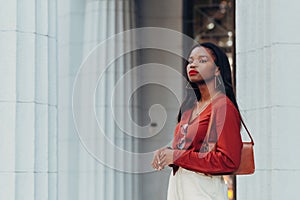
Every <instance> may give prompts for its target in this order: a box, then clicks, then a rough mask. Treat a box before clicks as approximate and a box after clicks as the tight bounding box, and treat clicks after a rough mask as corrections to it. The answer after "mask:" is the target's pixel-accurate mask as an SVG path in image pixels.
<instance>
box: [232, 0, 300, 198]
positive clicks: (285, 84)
mask: <svg viewBox="0 0 300 200" xmlns="http://www.w3.org/2000/svg"><path fill="white" fill-rule="evenodd" d="M236 3H237V4H236V38H237V97H238V101H239V104H240V107H241V110H242V114H243V116H244V119H245V122H246V124H248V126H249V129H250V130H251V131H252V134H253V137H254V140H255V161H256V168H257V169H256V172H255V174H254V175H252V176H239V177H238V178H237V199H243V200H247V199H249V200H250V199H266V200H271V199H272V200H277V199H278V200H279V199H294V198H297V197H298V196H299V190H298V188H299V187H298V186H297V185H298V181H299V178H300V160H299V159H298V158H297V155H299V152H300V150H299V148H298V146H299V140H300V134H299V128H298V123H299V115H300V95H299V93H298V91H299V83H298V80H299V78H300V75H299V74H300V68H299V66H300V60H299V52H300V39H299V36H298V30H299V27H298V26H297V25H296V24H295V22H296V21H299V20H300V15H299V12H298V7H299V3H298V2H297V1H292V2H287V1H284V0H272V1H271V0H266V1H259V0H254V1H251V2H250V1H242V0H238V1H237V2H236Z"/></svg>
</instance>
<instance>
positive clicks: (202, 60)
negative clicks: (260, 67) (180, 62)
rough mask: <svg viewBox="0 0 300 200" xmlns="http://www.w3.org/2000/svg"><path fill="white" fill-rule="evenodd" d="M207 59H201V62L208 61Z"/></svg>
mask: <svg viewBox="0 0 300 200" xmlns="http://www.w3.org/2000/svg"><path fill="white" fill-rule="evenodd" d="M207 61H208V60H207V59H199V63H206V62H207Z"/></svg>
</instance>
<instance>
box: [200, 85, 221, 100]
mask: <svg viewBox="0 0 300 200" xmlns="http://www.w3.org/2000/svg"><path fill="white" fill-rule="evenodd" d="M198 88H199V91H200V93H201V100H200V101H201V102H206V101H210V100H211V98H212V97H214V96H215V95H216V94H217V93H218V90H216V89H215V86H214V84H213V85H211V84H207V85H206V84H203V85H198Z"/></svg>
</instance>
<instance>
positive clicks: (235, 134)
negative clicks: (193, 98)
mask: <svg viewBox="0 0 300 200" xmlns="http://www.w3.org/2000/svg"><path fill="white" fill-rule="evenodd" d="M215 113H216V114H215V120H216V121H215V125H216V131H217V133H218V135H219V138H218V141H217V144H216V150H212V151H210V152H209V153H207V154H206V155H205V156H200V154H199V152H195V151H193V150H192V149H191V150H174V154H173V156H174V164H175V165H178V166H180V167H183V168H185V169H189V170H192V171H197V172H202V173H207V174H226V173H231V172H234V171H236V170H237V169H238V167H239V164H240V158H241V149H242V140H241V135H240V116H239V113H238V111H237V110H236V108H235V107H234V106H233V105H232V104H227V105H226V104H225V105H224V106H221V107H219V108H216V112H215Z"/></svg>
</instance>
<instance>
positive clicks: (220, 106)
mask: <svg viewBox="0 0 300 200" xmlns="http://www.w3.org/2000/svg"><path fill="white" fill-rule="evenodd" d="M212 108H213V109H214V110H224V109H225V110H228V111H231V112H234V113H236V114H238V113H239V112H238V110H237V108H236V107H235V105H234V104H233V103H232V101H231V100H230V99H229V98H228V97H227V96H226V95H225V94H221V95H219V96H218V97H217V98H216V99H214V101H213V102H212Z"/></svg>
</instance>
